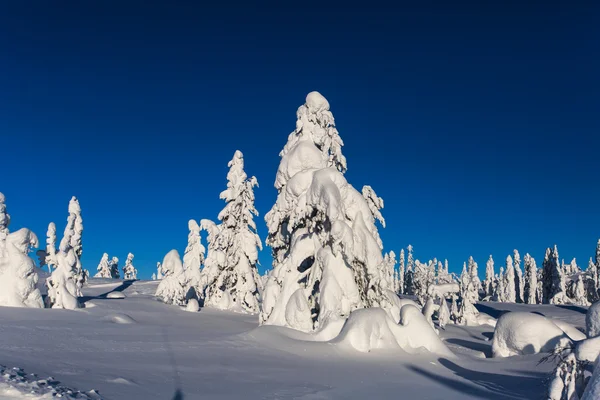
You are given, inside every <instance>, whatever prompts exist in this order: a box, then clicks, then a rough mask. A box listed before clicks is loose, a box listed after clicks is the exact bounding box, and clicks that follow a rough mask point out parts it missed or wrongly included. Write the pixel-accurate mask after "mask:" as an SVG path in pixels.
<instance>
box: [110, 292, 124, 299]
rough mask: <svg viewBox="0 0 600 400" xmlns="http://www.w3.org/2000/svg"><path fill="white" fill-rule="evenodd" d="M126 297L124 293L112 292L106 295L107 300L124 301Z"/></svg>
mask: <svg viewBox="0 0 600 400" xmlns="http://www.w3.org/2000/svg"><path fill="white" fill-rule="evenodd" d="M126 297H127V296H125V293H123V292H110V293H109V294H107V295H106V298H107V299H124V298H126Z"/></svg>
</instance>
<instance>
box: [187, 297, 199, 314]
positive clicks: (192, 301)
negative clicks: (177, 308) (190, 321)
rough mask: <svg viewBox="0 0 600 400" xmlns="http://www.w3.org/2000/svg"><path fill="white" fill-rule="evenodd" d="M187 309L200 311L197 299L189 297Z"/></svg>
mask: <svg viewBox="0 0 600 400" xmlns="http://www.w3.org/2000/svg"><path fill="white" fill-rule="evenodd" d="M185 311H189V312H198V311H200V304H199V303H198V300H196V299H189V300H188V303H187V306H186V307H185Z"/></svg>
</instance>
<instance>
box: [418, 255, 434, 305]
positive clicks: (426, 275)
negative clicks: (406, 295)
mask: <svg viewBox="0 0 600 400" xmlns="http://www.w3.org/2000/svg"><path fill="white" fill-rule="evenodd" d="M433 283H435V266H434V263H433V261H431V260H430V261H429V262H428V263H427V264H425V263H422V262H420V261H419V260H416V261H415V271H414V275H413V285H414V294H415V295H416V296H417V303H419V304H421V305H422V306H424V305H425V303H426V302H427V299H428V297H429V295H428V294H427V289H429V286H430V285H431V284H433Z"/></svg>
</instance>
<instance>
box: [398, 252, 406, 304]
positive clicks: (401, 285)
mask: <svg viewBox="0 0 600 400" xmlns="http://www.w3.org/2000/svg"><path fill="white" fill-rule="evenodd" d="M399 262H400V265H399V267H398V285H397V286H398V290H397V293H398V294H404V274H405V271H404V249H401V250H400V260H399Z"/></svg>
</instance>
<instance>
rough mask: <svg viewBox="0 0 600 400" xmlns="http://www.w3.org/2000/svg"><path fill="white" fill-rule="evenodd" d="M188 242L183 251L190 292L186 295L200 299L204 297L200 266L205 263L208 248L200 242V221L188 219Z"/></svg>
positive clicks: (184, 268)
mask: <svg viewBox="0 0 600 400" xmlns="http://www.w3.org/2000/svg"><path fill="white" fill-rule="evenodd" d="M188 229H189V230H190V233H189V234H188V243H187V246H186V248H185V252H184V253H183V270H184V272H185V277H186V286H187V287H188V292H187V293H186V297H187V298H188V299H190V298H195V299H199V298H201V297H202V295H201V293H198V288H199V287H200V267H201V266H202V264H204V254H205V253H206V249H205V248H204V246H203V245H202V243H200V240H201V239H200V226H199V225H198V223H197V222H196V221H195V220H193V219H190V220H189V221H188Z"/></svg>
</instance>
